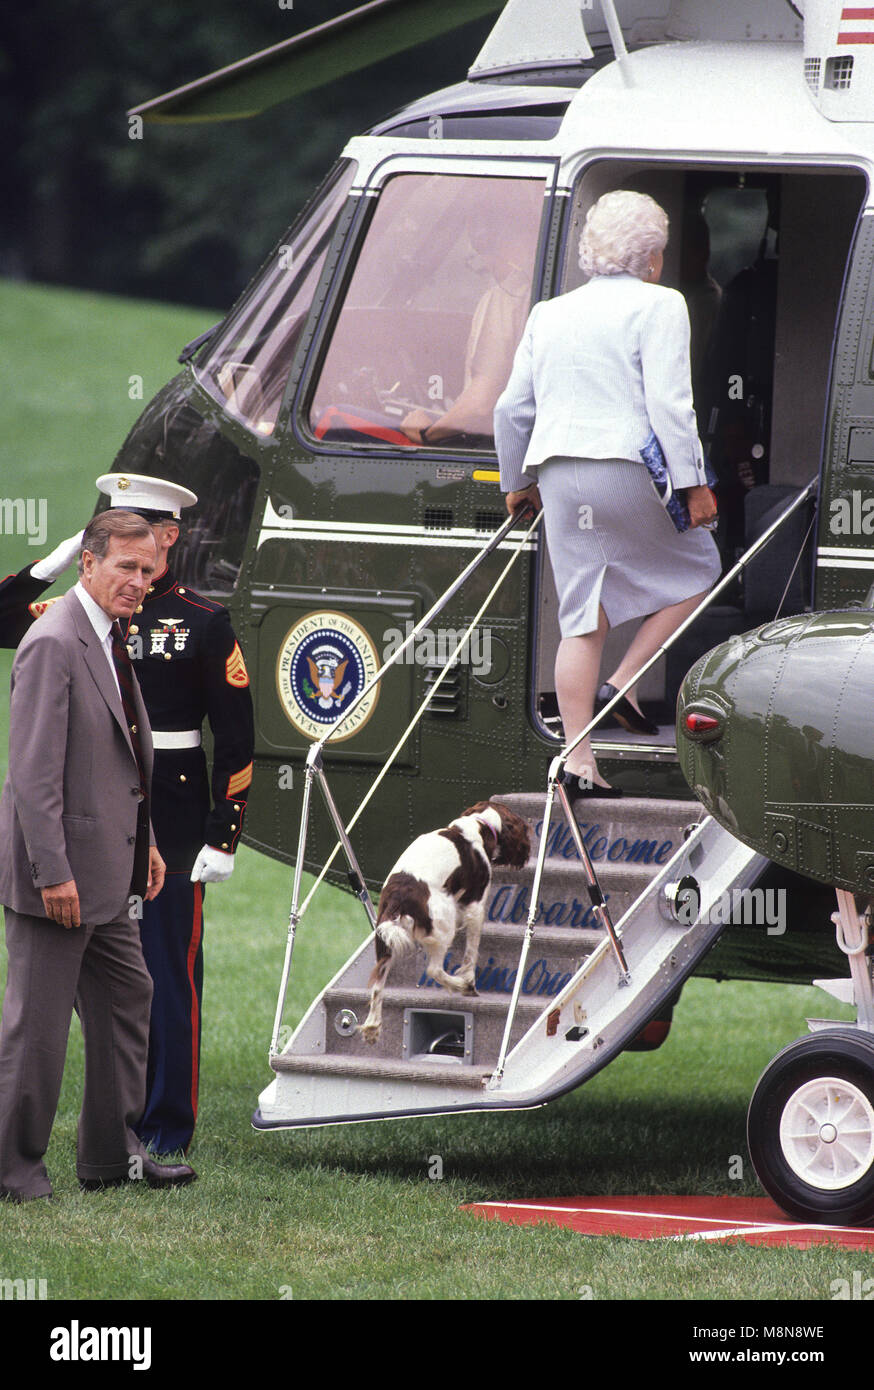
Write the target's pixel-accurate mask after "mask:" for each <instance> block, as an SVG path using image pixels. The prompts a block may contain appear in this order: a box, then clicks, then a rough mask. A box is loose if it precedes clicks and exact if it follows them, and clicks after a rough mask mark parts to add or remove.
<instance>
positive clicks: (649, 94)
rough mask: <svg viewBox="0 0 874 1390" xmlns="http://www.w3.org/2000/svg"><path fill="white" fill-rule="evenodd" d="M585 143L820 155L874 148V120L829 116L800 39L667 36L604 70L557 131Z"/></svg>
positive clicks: (566, 141)
mask: <svg viewBox="0 0 874 1390" xmlns="http://www.w3.org/2000/svg"><path fill="white" fill-rule="evenodd" d="M556 143H558V144H560V145H561V147H562V151H563V153H564V152H566V153H567V155H568V156H570V155H572V154H574V153H576V152H579V151H582V150H585V151H590V150H604V151H605V152H607V151H617V152H618V151H620V150H621V151H628V152H638V151H639V152H640V153H643V152H649V151H658V152H660V153H661V152H664V153H666V154H668V153H675V154H689V153H700V154H702V155H713V156H716V157H717V158H718V157H719V156H723V155H724V156H726V157H731V158H734V159H748V158H751V157H761V158H763V159H769V158H773V157H781V158H785V157H786V156H789V157H790V158H791V157H797V158H799V159H806V160H810V161H815V162H819V160H821V159H822V160H831V161H834V160H840V159H851V160H853V161H858V160H859V159H860V158H862V159H872V158H874V123H872V122H867V121H866V122H863V121H852V122H843V121H842V122H836V121H833V120H827V119H826V118H825V116H823V115H822V114H821V113H820V111H819V109H818V107H817V106H816V105H814V100H813V96H812V93H811V92H810V91H809V90H808V87H807V84H806V83H805V77H804V60H803V49H802V46H801V45H800V44H798V43H773V42H767V43H755V42H753V43H750V42H745V43H727V44H726V43H694V42H681V43H677V42H674V43H666V44H658V45H655V46H653V47H648V48H642V49H639V50H637V51H636V52H632V53H629V54H628V55H627V56H626V57H623V58H621V59H619V60H617V61H614V62H612V63H610V64H608V66H606V67H604V68H602V69H601V70H600V71H599V72H597V73H595V74H594V75H593V76H592V77H591V78H590V79H589V80H588V82H587V83H586V84H585V86H583V87H582V88H581V89H580V91H579V92H578V93H577V95H576V96H575V97H574V99H573V101H572V102H571V103H570V106H569V107H568V111H567V114H566V116H565V119H564V121H563V122H562V126H561V130H560V132H559V134H558V136H557V137H556Z"/></svg>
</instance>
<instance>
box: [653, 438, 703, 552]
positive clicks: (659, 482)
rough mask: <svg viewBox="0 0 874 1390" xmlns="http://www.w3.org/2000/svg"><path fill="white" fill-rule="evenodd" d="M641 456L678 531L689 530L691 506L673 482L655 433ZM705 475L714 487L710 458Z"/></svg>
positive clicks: (656, 491)
mask: <svg viewBox="0 0 874 1390" xmlns="http://www.w3.org/2000/svg"><path fill="white" fill-rule="evenodd" d="M640 457H641V458H642V459H643V461H644V463H645V464H646V466H647V469H648V470H649V478H650V482H651V483H652V485H653V488H654V489H655V494H656V497H657V498H658V499H659V501H660V502H661V504H662V506H663V507H664V509H665V511H666V512H667V514H668V516H669V517H670V518H671V521H672V522H673V523H674V526H675V527H676V529H677V530H678V531H688V530H689V527H690V526H691V524H692V518H691V517H690V516H689V508H688V507H687V506H686V503H685V502H684V501H683V499H682V497H680V496H679V495H678V494H677V493H676V492H674V488H673V484H672V483H671V478H670V474H669V473H668V466H667V464H666V463H665V456H664V454H663V453H662V446H661V444H660V443H659V441H658V440H657V439H656V437H655V434H651V435H650V437H649V439H648V440H647V441H646V443H645V444H644V446H643V448H642V449H641V451H640ZM704 476H705V479H706V482H707V486H708V487H713V486H714V484H715V483H716V474H715V473H714V471H713V469H712V468H711V466H710V460H709V459H708V458H706V457H705V459H704ZM715 526H716V523H715V522H711V523H710V526H708V527H707V529H708V530H713V529H714V528H715Z"/></svg>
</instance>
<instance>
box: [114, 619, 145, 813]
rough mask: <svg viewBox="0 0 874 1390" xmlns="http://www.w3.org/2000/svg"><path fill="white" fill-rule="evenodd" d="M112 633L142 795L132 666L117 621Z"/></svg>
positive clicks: (116, 666) (126, 721)
mask: <svg viewBox="0 0 874 1390" xmlns="http://www.w3.org/2000/svg"><path fill="white" fill-rule="evenodd" d="M110 632H111V634H112V660H113V663H114V665H115V673H116V675H117V676H118V686H119V690H120V691H121V704H122V709H123V710H124V719H125V723H126V724H127V727H128V733H129V734H130V739H131V743H132V744H133V749H134V756H135V757H136V760H137V768H138V770H139V774H140V787H141V789H142V792H143V795H145V793H146V765H145V761H144V759H143V745H142V741H141V739H140V729H139V725H138V724H137V717H138V716H137V703H136V697H135V695H134V681H135V679H136V677H135V676H134V668H133V666H132V665H131V659H130V657H129V656H128V651H127V647H126V646H125V644H124V641H123V639H122V635H121V628H120V627H119V625H118V623H117V622H114V623H113V624H112V627H111V628H110Z"/></svg>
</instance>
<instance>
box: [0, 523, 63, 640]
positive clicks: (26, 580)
mask: <svg viewBox="0 0 874 1390" xmlns="http://www.w3.org/2000/svg"><path fill="white" fill-rule="evenodd" d="M81 543H82V532H81V531H80V532H79V533H78V535H75V536H71V537H70V538H69V539H68V540H65V541H61V544H60V545H59V546H57V547H56V549H54V550H53V551H52V553H51V555H47V556H46V557H45V559H44V560H37V561H35V562H34V564H32V565H26V566H25V568H24V569H23V570H19V571H18V573H17V574H10V575H7V577H6V578H5V579H2V580H0V647H17V646H18V644H19V642H20V641H21V639H22V637H23V636H24V634H25V633H26V632H27V629H28V628H29V627H30V625H31V623H32V622H33V621H34V619H35V618H38V617H39V615H40V614H41V613H42V612H44V611H45V609H46V607H47V605H48V603H51V602H53V600H52V599H48V600H46V601H41V599H40V595H41V594H44V593H45V591H46V589H48V588H49V587H50V586H51V585H52V584H54V582H55V580H56V579H57V578H58V576H59V575H61V574H62V573H63V571H64V570H65V569H66V568H67V566H68V565H71V564H72V563H73V561H74V560H75V559H76V556H77V555H78V554H79V547H80V545H81Z"/></svg>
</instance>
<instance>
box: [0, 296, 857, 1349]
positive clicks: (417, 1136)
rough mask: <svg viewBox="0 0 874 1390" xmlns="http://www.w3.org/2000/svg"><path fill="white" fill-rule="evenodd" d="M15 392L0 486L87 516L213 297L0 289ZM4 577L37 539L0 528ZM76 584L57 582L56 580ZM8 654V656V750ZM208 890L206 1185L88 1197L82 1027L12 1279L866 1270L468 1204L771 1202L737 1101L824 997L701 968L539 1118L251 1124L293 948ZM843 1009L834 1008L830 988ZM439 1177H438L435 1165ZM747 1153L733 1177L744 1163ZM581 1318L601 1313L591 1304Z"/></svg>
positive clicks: (489, 1288) (327, 954)
mask: <svg viewBox="0 0 874 1390" xmlns="http://www.w3.org/2000/svg"><path fill="white" fill-rule="evenodd" d="M0 316H2V318H3V321H4V324H5V325H6V332H5V334H4V335H3V345H2V348H0V352H2V355H3V368H4V380H5V385H6V389H5V391H4V393H3V396H2V400H0V440H2V445H0V447H2V450H3V468H2V479H3V482H2V491H3V493H4V495H6V496H24V495H31V496H33V495H36V496H45V497H46V498H47V499H48V500H49V504H50V506H49V545H54V544H55V543H56V542H57V541H58V540H60V539H61V538H62V537H63V536H65V535H67V534H69V533H70V532H71V531H73V530H74V529H76V528H77V527H78V526H79V525H81V524H84V520H85V519H87V517H88V515H90V512H91V510H92V507H93V504H94V501H95V498H96V493H95V489H94V485H93V480H94V478H95V476H96V475H97V474H98V473H100V472H103V471H106V470H108V469H109V467H110V466H111V463H112V459H113V457H114V454H115V451H116V449H117V447H118V445H119V444H120V443H121V440H122V438H123V436H124V434H125V433H126V431H127V429H128V427H129V426H130V424H131V423H132V421H133V420H134V419H135V418H136V415H137V414H138V413H139V410H140V408H141V405H142V402H140V401H139V400H132V399H130V398H129V395H128V390H129V386H128V382H129V378H130V377H131V376H133V375H141V376H142V378H143V382H144V395H145V397H146V398H148V396H150V395H151V394H152V393H153V392H154V391H155V390H156V389H157V388H158V387H159V386H160V385H161V383H162V382H163V381H164V380H165V379H166V378H168V377H169V376H170V375H171V374H172V373H173V371H174V370H175V365H176V364H175V355H176V353H177V352H178V350H179V348H180V347H181V346H182V345H183V344H184V342H185V341H186V340H187V339H189V338H191V337H193V336H194V335H195V334H196V333H197V332H199V331H201V330H202V329H203V328H204V327H205V326H207V324H208V323H209V322H210V317H209V316H208V315H203V314H197V313H193V312H191V311H181V310H176V309H172V308H167V307H164V306H153V305H144V304H131V303H128V302H125V301H121V300H113V299H107V298H98V297H94V296H88V295H83V294H75V293H72V292H68V291H56V290H46V289H42V288H35V287H25V286H21V285H17V284H15V285H11V284H5V285H4V284H2V283H0ZM0 543H2V552H3V554H2V564H0V569H2V572H3V573H6V572H8V571H9V570H12V569H17V568H18V567H19V566H20V565H22V564H24V563H26V562H27V560H28V559H30V558H34V557H35V554H36V553H38V552H34V551H33V550H29V548H28V546H27V543H26V538H22V537H0ZM59 587H60V588H64V587H67V585H66V584H62V585H61V586H59ZM10 664H11V657H10V655H9V654H5V653H4V654H2V661H0V667H2V669H0V680H2V694H0V761H2V765H3V767H4V768H5V762H6V714H7V707H8V696H7V691H8V680H7V675H8V669H9V665H10ZM238 861H239V862H238V867H237V870H236V872H235V874H234V876H233V878H232V879H231V881H230V882H229V883H228V884H226V885H223V886H220V887H212V888H210V889H209V890H208V892H207V897H206V913H205V915H206V924H207V925H206V937H205V953H206V971H205V974H206V986H205V998H204V1037H203V1059H202V1089H201V1113H200V1118H199V1123H198V1131H197V1135H196V1137H195V1144H194V1148H193V1150H192V1155H191V1157H192V1161H193V1163H194V1165H195V1167H196V1168H197V1169H198V1171H199V1174H200V1179H199V1181H198V1182H197V1183H195V1184H194V1185H193V1186H191V1187H189V1188H185V1189H182V1190H179V1191H175V1192H167V1193H159V1192H153V1191H150V1190H149V1189H147V1188H145V1187H140V1186H139V1185H136V1186H135V1187H134V1188H133V1189H132V1190H130V1191H128V1190H123V1191H122V1190H118V1189H115V1190H112V1191H108V1192H105V1193H100V1194H87V1195H86V1194H81V1193H80V1192H79V1190H78V1186H77V1184H76V1180H75V1134H76V1119H77V1113H78V1107H79V1102H80V1093H81V1077H82V1052H81V1037H80V1034H79V1028H78V1023H76V1022H74V1025H73V1028H72V1031H71V1043H70V1051H69V1059H68V1065H67V1071H66V1075H65V1081H64V1089H63V1093H62V1097H61V1104H60V1108H59V1112H58V1118H57V1121H56V1124H55V1129H54V1133H53V1137H52V1143H51V1147H50V1150H49V1154H48V1159H47V1162H48V1167H49V1171H50V1174H51V1176H52V1179H53V1182H54V1184H55V1190H56V1194H57V1200H56V1201H55V1202H54V1203H52V1204H47V1203H33V1204H30V1205H26V1206H23V1207H16V1206H9V1205H0V1276H3V1277H6V1278H13V1277H16V1278H29V1277H30V1278H44V1279H46V1280H47V1284H48V1296H49V1298H50V1299H67V1298H70V1299H147V1300H151V1299H154V1300H158V1299H161V1300H166V1299H172V1300H180V1301H181V1300H196V1299H213V1298H215V1299H234V1300H238V1299H257V1300H280V1299H283V1298H288V1297H291V1298H293V1299H294V1300H302V1299H316V1298H318V1299H344V1300H352V1299H429V1300H430V1299H452V1300H463V1299H507V1300H518V1299H543V1300H546V1299H548V1300H567V1301H573V1300H579V1299H580V1298H581V1297H583V1296H587V1295H586V1294H585V1292H584V1291H588V1293H590V1294H591V1297H592V1298H594V1299H597V1300H619V1299H643V1300H662V1299H680V1300H693V1299H707V1300H726V1299H738V1300H761V1299H781V1300H796V1299H815V1300H828V1299H829V1298H830V1297H831V1292H830V1289H831V1283H832V1281H833V1280H835V1279H839V1278H846V1279H848V1280H852V1275H853V1272H854V1271H859V1270H861V1271H862V1274H863V1278H867V1277H868V1276H869V1275H871V1274H872V1273H874V1260H872V1259H871V1257H870V1256H869V1255H866V1254H862V1253H860V1252H858V1251H851V1252H841V1251H836V1250H834V1249H831V1248H818V1249H812V1250H809V1251H797V1250H782V1251H781V1250H765V1249H758V1248H754V1247H751V1246H748V1245H744V1244H737V1245H728V1246H721V1245H711V1244H706V1245H705V1244H699V1243H690V1244H687V1245H677V1244H674V1243H671V1242H652V1243H646V1242H640V1243H637V1242H633V1241H629V1240H624V1239H618V1238H609V1239H591V1238H583V1237H580V1236H578V1235H575V1234H573V1233H571V1232H568V1231H565V1230H561V1229H558V1228H551V1227H547V1226H539V1227H528V1228H514V1227H510V1226H505V1225H503V1224H501V1223H498V1222H486V1221H482V1220H478V1219H476V1218H475V1217H473V1216H472V1215H470V1214H468V1213H466V1212H463V1211H461V1210H460V1207H461V1206H462V1204H463V1203H466V1202H473V1201H477V1200H482V1199H487V1198H505V1199H506V1198H512V1197H517V1198H518V1197H538V1196H547V1197H559V1196H576V1195H586V1194H588V1195H593V1196H600V1195H606V1194H634V1193H654V1194H659V1193H713V1194H720V1193H721V1194H726V1195H740V1194H744V1195H760V1189H759V1188H758V1185H757V1183H756V1180H755V1176H754V1174H753V1172H752V1169H751V1167H750V1165H749V1160H748V1156H747V1151H746V1141H745V1116H746V1107H747V1103H748V1100H749V1096H750V1093H751V1091H752V1088H753V1086H754V1084H755V1082H756V1079H757V1077H758V1075H759V1074H760V1072H761V1071H762V1069H763V1068H764V1066H765V1065H766V1064H767V1063H768V1061H769V1060H770V1058H771V1057H772V1056H773V1055H774V1053H775V1052H777V1051H778V1050H779V1048H780V1047H781V1046H783V1045H784V1044H785V1043H787V1042H788V1041H790V1040H791V1039H792V1038H794V1037H797V1036H799V1035H801V1034H802V1033H803V1032H804V1031H805V1025H804V1017H805V1014H819V1013H822V1012H823V1011H824V1010H825V1009H827V1008H828V1007H829V1006H828V1004H826V1001H825V999H824V996H822V995H821V994H819V992H818V991H815V990H812V989H811V990H804V989H799V988H789V987H778V986H763V985H740V984H722V985H717V984H714V983H712V982H710V981H703V980H700V981H692V982H691V983H690V984H689V985H688V986H687V987H686V989H685V991H684V993H683V995H682V998H681V1000H680V1003H679V1005H678V1007H677V1009H676V1012H675V1023H674V1027H673V1030H672V1033H671V1036H670V1037H669V1039H668V1041H667V1043H666V1044H665V1046H664V1047H663V1048H662V1049H661V1050H660V1051H659V1052H657V1053H655V1054H626V1055H624V1056H622V1057H620V1058H619V1059H617V1061H616V1062H614V1063H613V1064H612V1065H611V1066H609V1067H608V1068H606V1069H605V1071H603V1072H602V1073H600V1074H599V1075H598V1076H596V1077H595V1078H594V1079H593V1080H592V1081H591V1082H590V1083H589V1084H588V1085H587V1086H586V1087H584V1088H583V1089H582V1090H579V1091H577V1092H574V1093H572V1094H570V1095H568V1096H565V1097H564V1098H562V1099H561V1100H559V1101H557V1102H555V1103H554V1104H553V1105H550V1106H549V1107H547V1108H545V1109H542V1110H536V1111H530V1112H521V1113H518V1114H501V1115H486V1116H478V1115H467V1116H464V1115H461V1116H459V1115H456V1116H452V1117H450V1118H445V1119H443V1118H429V1119H426V1120H404V1121H397V1122H393V1123H387V1124H363V1125H357V1126H349V1127H345V1128H344V1127H329V1128H324V1129H318V1130H313V1131H302V1132H297V1133H293V1132H289V1133H274V1134H258V1133H256V1132H254V1131H253V1130H252V1129H251V1127H250V1123H249V1121H250V1117H251V1114H252V1111H253V1110H254V1108H255V1106H256V1104H257V1098H258V1093H259V1091H260V1090H261V1089H262V1088H263V1087H264V1086H266V1085H267V1084H268V1082H269V1081H270V1078H271V1072H270V1070H269V1068H268V1066H267V1048H268V1042H269V1037H270V1031H271V1027H272V1021H273V1014H274V1009H275V1004H276V992H277V988H278V981H279V972H280V967H281V964H282V958H283V953H284V948H285V935H286V924H287V917H288V907H289V902H290V896H291V872H290V870H288V869H287V868H285V867H283V866H281V865H278V864H276V863H274V862H272V861H270V860H267V859H265V858H263V857H261V856H259V855H257V854H255V853H254V852H253V851H251V850H248V849H245V848H244V849H242V850H241V851H240V853H239V856H238ZM362 921H363V915H362V913H361V909H360V906H359V905H358V904H357V903H356V902H355V901H354V900H353V899H351V898H350V897H349V896H348V895H346V894H343V893H341V892H340V891H339V890H337V889H331V888H324V889H322V890H320V895H319V896H318V897H317V899H316V901H315V903H314V906H313V909H312V910H311V911H310V912H309V913H308V914H307V916H306V918H305V919H304V923H303V924H302V926H301V928H300V931H299V934H298V942H297V945H296V947H295V975H294V978H293V984H292V990H291V993H290V996H289V1008H288V1013H287V1019H288V1021H289V1022H295V1021H296V1020H297V1019H298V1018H299V1017H300V1016H301V1014H302V1013H303V1011H304V1009H305V1008H306V1006H307V1005H308V1004H309V1002H310V1000H311V999H312V997H313V995H314V994H315V993H316V992H317V991H318V990H319V989H320V988H321V986H322V985H324V984H325V983H326V982H327V980H328V979H329V978H330V977H331V975H332V974H333V973H334V972H335V970H336V969H337V968H338V966H339V965H340V964H341V963H342V962H343V961H344V960H345V959H346V958H347V956H348V955H349V954H350V952H351V950H352V948H353V947H354V945H355V944H356V943H357V942H358V941H360V940H361V938H362V935H363V926H362ZM835 1007H836V1006H835ZM434 1155H439V1156H440V1157H441V1159H442V1166H443V1177H442V1179H441V1180H439V1181H431V1180H430V1179H429V1176H428V1173H429V1167H430V1166H431V1164H430V1160H431V1159H432V1157H433V1156H434ZM737 1156H740V1161H741V1165H742V1176H740V1177H738V1176H731V1174H736V1173H737V1171H738V1161H737ZM589 1321H590V1323H591V1319H590V1320H589Z"/></svg>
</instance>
